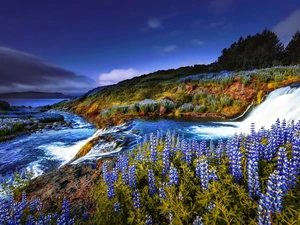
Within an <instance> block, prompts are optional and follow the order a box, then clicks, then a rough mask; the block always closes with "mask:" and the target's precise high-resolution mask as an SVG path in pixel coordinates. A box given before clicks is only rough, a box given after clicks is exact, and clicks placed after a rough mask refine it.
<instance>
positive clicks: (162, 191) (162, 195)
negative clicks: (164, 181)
mask: <svg viewBox="0 0 300 225" xmlns="http://www.w3.org/2000/svg"><path fill="white" fill-rule="evenodd" d="M158 197H159V198H161V199H166V198H167V195H166V191H165V189H164V188H163V187H160V188H159V189H158ZM160 204H162V201H161V200H160Z"/></svg>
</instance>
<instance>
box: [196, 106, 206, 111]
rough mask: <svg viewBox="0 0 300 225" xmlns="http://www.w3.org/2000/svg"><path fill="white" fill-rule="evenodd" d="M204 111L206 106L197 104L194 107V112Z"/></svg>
mask: <svg viewBox="0 0 300 225" xmlns="http://www.w3.org/2000/svg"><path fill="white" fill-rule="evenodd" d="M205 111H206V107H205V106H203V105H197V106H195V108H194V112H195V113H204V112H205Z"/></svg>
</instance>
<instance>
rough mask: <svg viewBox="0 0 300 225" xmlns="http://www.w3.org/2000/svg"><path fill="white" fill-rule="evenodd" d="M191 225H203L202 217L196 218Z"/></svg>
mask: <svg viewBox="0 0 300 225" xmlns="http://www.w3.org/2000/svg"><path fill="white" fill-rule="evenodd" d="M193 225H203V223H202V217H199V216H197V217H196V219H195V220H194V222H193Z"/></svg>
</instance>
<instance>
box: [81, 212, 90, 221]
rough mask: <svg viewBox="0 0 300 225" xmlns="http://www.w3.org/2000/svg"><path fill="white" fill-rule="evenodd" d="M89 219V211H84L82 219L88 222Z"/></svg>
mask: <svg viewBox="0 0 300 225" xmlns="http://www.w3.org/2000/svg"><path fill="white" fill-rule="evenodd" d="M88 218H89V215H88V213H87V211H86V210H84V211H83V215H82V219H83V220H85V221H86V220H88Z"/></svg>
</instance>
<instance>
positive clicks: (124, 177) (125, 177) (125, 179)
mask: <svg viewBox="0 0 300 225" xmlns="http://www.w3.org/2000/svg"><path fill="white" fill-rule="evenodd" d="M122 183H123V185H127V184H129V175H128V173H127V171H123V172H122Z"/></svg>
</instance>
